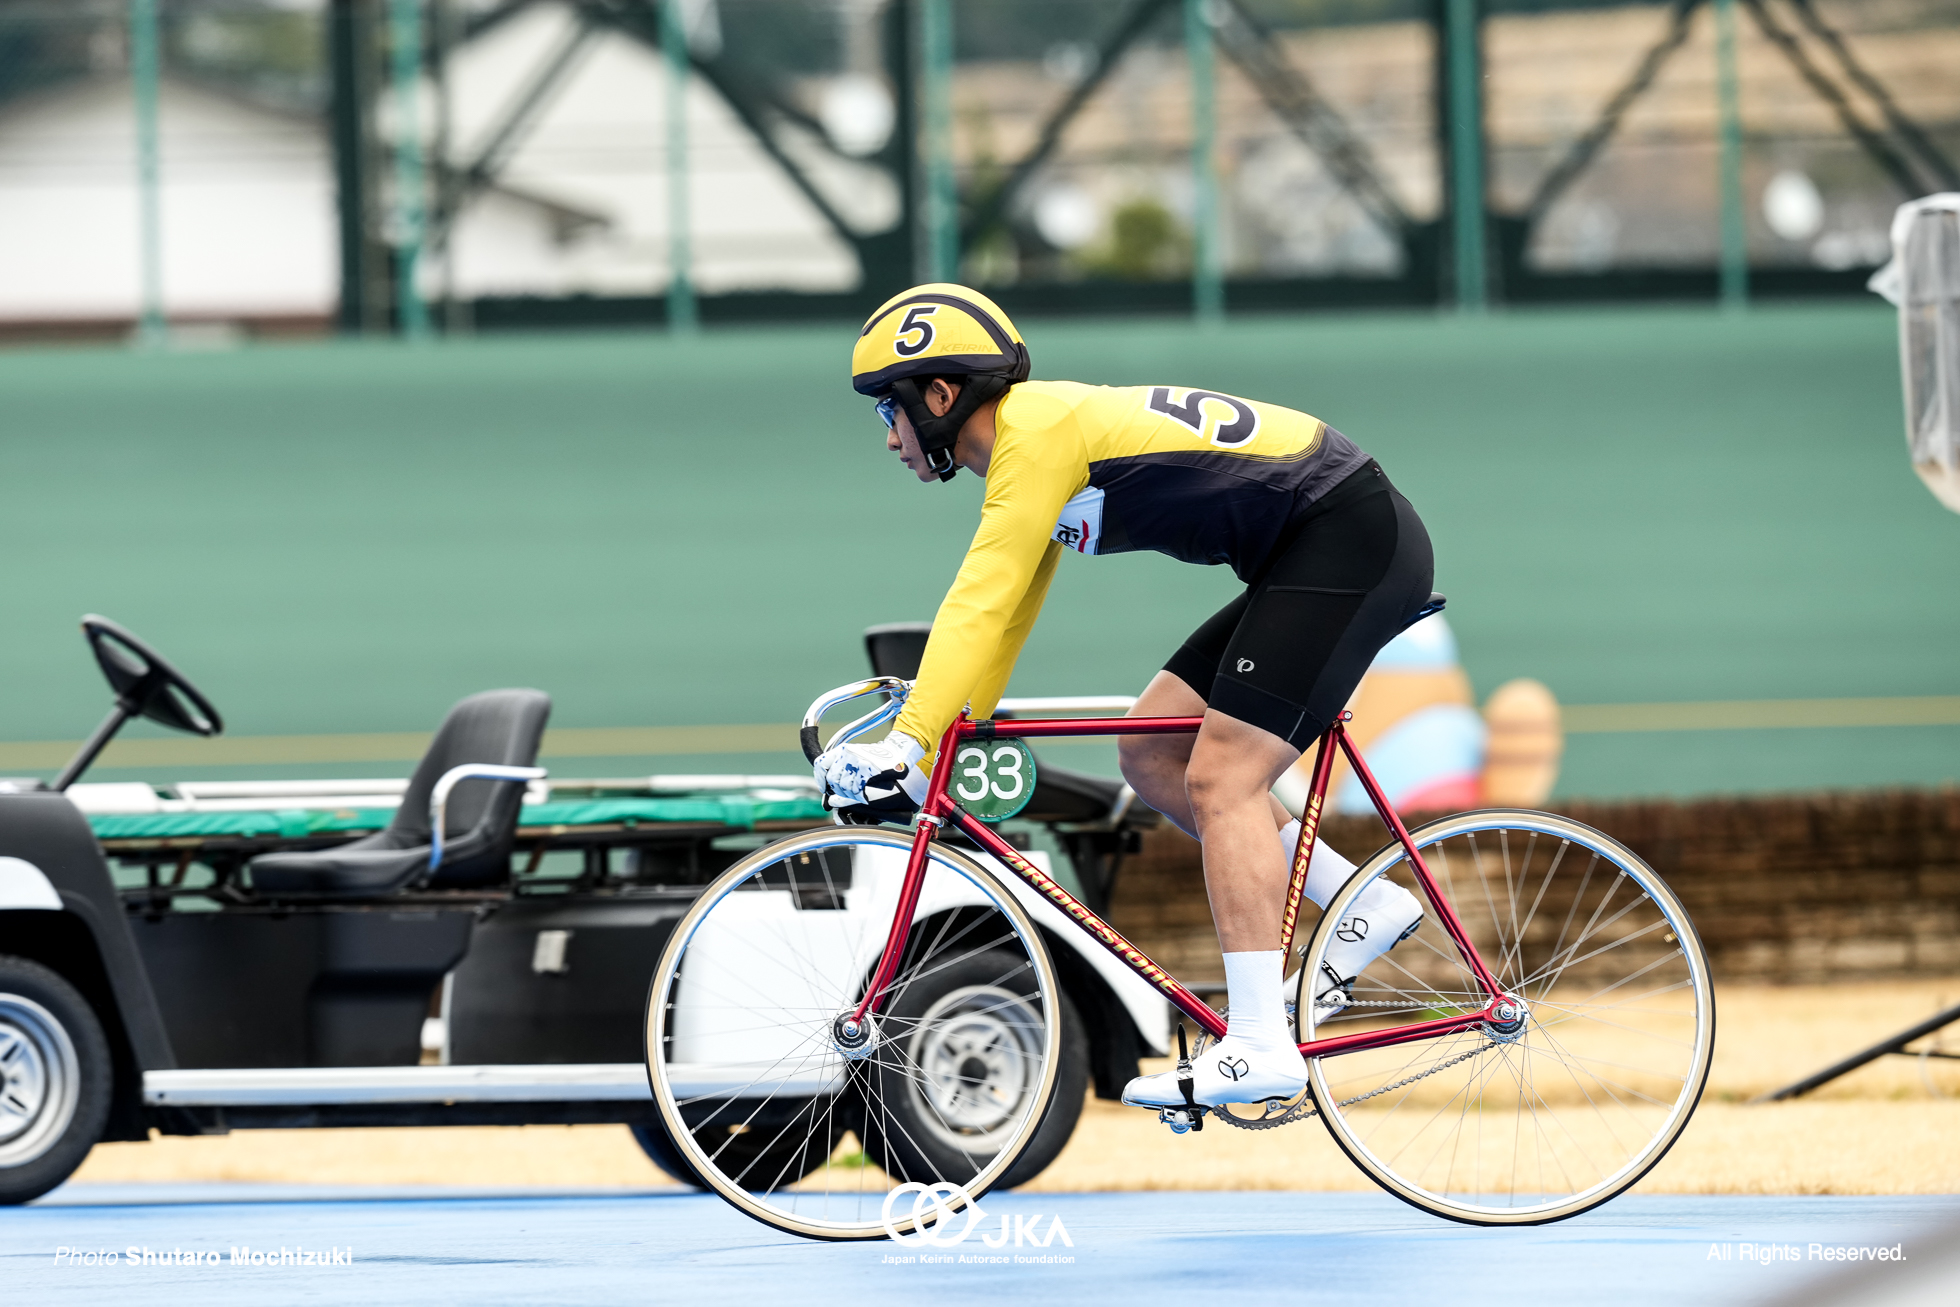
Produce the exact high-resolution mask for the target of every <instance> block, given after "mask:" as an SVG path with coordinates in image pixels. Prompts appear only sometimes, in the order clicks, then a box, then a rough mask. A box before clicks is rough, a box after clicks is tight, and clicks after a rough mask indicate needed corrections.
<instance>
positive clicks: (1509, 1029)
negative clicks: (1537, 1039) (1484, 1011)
mask: <svg viewBox="0 0 1960 1307" xmlns="http://www.w3.org/2000/svg"><path fill="white" fill-rule="evenodd" d="M1530 1020H1531V1009H1530V1008H1528V1007H1526V1006H1525V1002H1524V1000H1523V999H1521V998H1518V997H1517V996H1516V995H1513V994H1499V995H1498V996H1497V1001H1496V1002H1495V1003H1493V1004H1491V1006H1490V1016H1489V1017H1488V1018H1486V1019H1485V1021H1484V1030H1485V1032H1486V1033H1488V1034H1489V1035H1490V1037H1491V1038H1492V1039H1494V1040H1496V1041H1497V1042H1498V1043H1500V1044H1509V1043H1512V1042H1513V1041H1515V1040H1516V1039H1517V1037H1518V1036H1519V1035H1522V1034H1523V1033H1524V1028H1525V1025H1526V1024H1527V1023H1528V1022H1529V1021H1530Z"/></svg>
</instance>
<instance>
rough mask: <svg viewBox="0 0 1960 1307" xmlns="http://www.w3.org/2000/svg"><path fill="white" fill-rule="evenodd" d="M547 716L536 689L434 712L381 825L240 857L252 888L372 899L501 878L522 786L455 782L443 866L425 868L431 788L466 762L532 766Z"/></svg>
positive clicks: (485, 696)
mask: <svg viewBox="0 0 1960 1307" xmlns="http://www.w3.org/2000/svg"><path fill="white" fill-rule="evenodd" d="M550 716H551V696H550V695H548V694H546V693H544V692H543V691H542V690H486V691H484V692H483V693H482V694H473V695H471V696H470V697H469V698H467V699H465V700H463V701H462V702H461V703H459V704H457V705H456V706H455V707H454V708H451V709H450V710H449V715H448V716H447V717H444V718H443V719H442V725H441V727H439V728H438V729H437V731H436V737H435V739H434V740H432V741H430V743H429V751H428V752H427V753H425V754H423V755H422V761H421V762H420V763H418V764H417V765H416V768H415V775H414V776H413V777H412V778H411V779H410V780H409V783H408V792H407V793H406V794H404V795H402V806H401V807H400V809H398V810H397V811H396V813H395V819H394V820H393V821H392V822H390V823H389V824H388V828H387V829H386V830H383V831H377V832H376V833H375V834H373V835H369V836H367V837H365V838H363V839H358V840H355V841H354V842H353V843H351V844H343V845H341V846H340V847H339V848H334V849H320V850H317V851H314V852H308V853H265V854H261V855H259V856H258V857H256V858H254V859H252V861H251V862H250V863H248V864H246V869H247V870H248V871H249V872H250V873H251V878H252V887H253V888H254V889H255V890H257V891H258V892H259V893H260V894H264V895H270V896H273V897H283V896H288V895H300V896H305V897H309V898H315V897H330V898H374V897H377V896H380V895H384V894H393V893H397V892H399V891H401V890H405V889H409V888H411V887H416V886H420V885H422V884H424V883H426V884H428V885H429V886H432V887H439V888H444V889H456V888H464V887H469V886H476V885H487V884H495V883H497V882H499V881H501V880H503V879H504V878H505V877H506V876H508V875H509V874H510V850H511V844H512V842H513V840H514V838H515V835H516V831H517V813H518V809H519V807H520V806H521V805H522V804H523V801H524V787H523V786H521V785H513V784H511V783H509V782H506V781H489V780H466V781H463V782H462V783H461V784H459V785H457V786H456V789H455V790H454V791H453V792H452V793H451V794H450V796H449V805H448V811H447V819H446V820H445V822H444V823H443V857H442V866H440V867H438V868H437V869H436V871H435V873H434V874H433V875H431V874H430V872H429V795H430V792H431V791H432V790H433V789H434V788H435V784H436V782H437V781H438V780H440V779H441V778H442V775H443V773H444V772H447V771H448V770H449V769H450V768H452V767H457V766H461V765H463V764H464V763H497V764H502V765H504V766H512V767H529V766H531V765H532V764H534V763H535V762H536V761H537V757H538V744H539V742H540V741H541V740H542V739H543V738H544V725H545V721H546V720H547V719H548V718H549V717H550Z"/></svg>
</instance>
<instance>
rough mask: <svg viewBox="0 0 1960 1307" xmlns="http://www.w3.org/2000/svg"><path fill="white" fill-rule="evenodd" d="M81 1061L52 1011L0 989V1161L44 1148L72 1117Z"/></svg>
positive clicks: (13, 1162)
mask: <svg viewBox="0 0 1960 1307" xmlns="http://www.w3.org/2000/svg"><path fill="white" fill-rule="evenodd" d="M80 1082H81V1066H80V1063H79V1062H78V1060H77V1059H76V1056H75V1045H74V1042H73V1041H72V1040H70V1039H69V1037H68V1032H67V1031H66V1030H64V1029H63V1028H62V1026H61V1023H60V1022H58V1021H56V1020H55V1018H54V1016H53V1014H51V1013H50V1012H49V1011H48V1010H47V1009H46V1008H44V1007H42V1006H41V1005H40V1004H39V1003H36V1002H34V1001H33V1000H32V999H28V998H23V997H21V996H20V995H18V994H0V1166H19V1165H21V1164H23V1163H25V1162H30V1161H32V1160H33V1159H35V1158H36V1157H39V1156H40V1155H41V1154H42V1153H44V1152H46V1151H47V1150H48V1148H49V1147H50V1146H52V1145H53V1143H54V1142H55V1140H57V1139H59V1138H60V1137H61V1135H62V1132H63V1131H65V1130H66V1129H67V1128H68V1123H69V1122H70V1121H72V1120H73V1119H74V1117H75V1105H76V1101H77V1098H78V1096H79V1093H80Z"/></svg>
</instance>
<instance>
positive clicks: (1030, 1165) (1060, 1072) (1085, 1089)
mask: <svg viewBox="0 0 1960 1307" xmlns="http://www.w3.org/2000/svg"><path fill="white" fill-rule="evenodd" d="M1060 1006H1061V1010H1062V1056H1061V1065H1060V1066H1059V1067H1057V1068H1056V1070H1055V1093H1054V1095H1053V1097H1051V1098H1050V1099H1049V1100H1048V1115H1047V1116H1045V1117H1043V1118H1042V1119H1041V1128H1040V1129H1039V1130H1037V1131H1035V1135H1034V1141H1033V1142H1032V1143H1030V1144H1029V1145H1028V1146H1027V1147H1026V1148H1024V1149H1022V1150H1021V1155H1020V1156H1019V1157H1017V1158H1015V1159H1014V1165H1012V1166H1010V1167H1008V1168H1007V1174H1005V1175H1003V1176H1002V1177H1001V1178H1000V1183H999V1184H997V1185H995V1186H994V1187H995V1188H996V1189H1013V1188H1016V1187H1018V1186H1020V1185H1024V1184H1026V1183H1027V1182H1028V1181H1030V1180H1032V1179H1034V1178H1035V1177H1036V1176H1038V1175H1040V1174H1041V1173H1042V1172H1043V1171H1046V1170H1047V1169H1048V1167H1049V1164H1050V1163H1052V1162H1053V1161H1054V1160H1055V1159H1056V1158H1057V1157H1058V1156H1060V1155H1061V1151H1062V1149H1064V1148H1066V1147H1067V1146H1068V1141H1069V1139H1070V1138H1071V1137H1072V1136H1073V1135H1074V1134H1075V1126H1076V1123H1077V1122H1078V1121H1080V1120H1081V1119H1082V1104H1083V1102H1084V1101H1085V1100H1086V1099H1087V1098H1088V1096H1089V1029H1088V1027H1087V1026H1085V1025H1083V1024H1082V1017H1081V1016H1080V1014H1078V1013H1077V1012H1076V1010H1075V1004H1074V1003H1072V1002H1071V1001H1070V1000H1069V997H1068V995H1067V994H1066V993H1065V994H1063V995H1062V1001H1061V1004H1060Z"/></svg>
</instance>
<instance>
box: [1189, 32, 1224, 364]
mask: <svg viewBox="0 0 1960 1307" xmlns="http://www.w3.org/2000/svg"><path fill="white" fill-rule="evenodd" d="M1210 2H1211V0H1184V51H1185V56H1186V58H1187V59H1188V60H1189V62H1190V65H1191V312H1192V315H1193V316H1194V317H1195V318H1196V319H1197V320H1198V322H1199V323H1200V324H1202V325H1204V326H1216V325H1217V324H1218V323H1220V322H1223V321H1224V320H1225V257H1224V255H1225V252H1224V250H1223V248H1222V247H1221V245H1220V243H1219V230H1218V155H1217V151H1218V104H1217V91H1216V87H1215V84H1214V82H1215V79H1214V75H1213V74H1214V69H1213V56H1212V42H1211V21H1210V19H1209V18H1207V17H1206V15H1205V9H1206V7H1207V5H1208V4H1209V3H1210Z"/></svg>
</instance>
